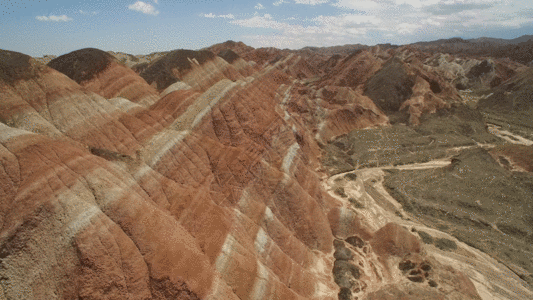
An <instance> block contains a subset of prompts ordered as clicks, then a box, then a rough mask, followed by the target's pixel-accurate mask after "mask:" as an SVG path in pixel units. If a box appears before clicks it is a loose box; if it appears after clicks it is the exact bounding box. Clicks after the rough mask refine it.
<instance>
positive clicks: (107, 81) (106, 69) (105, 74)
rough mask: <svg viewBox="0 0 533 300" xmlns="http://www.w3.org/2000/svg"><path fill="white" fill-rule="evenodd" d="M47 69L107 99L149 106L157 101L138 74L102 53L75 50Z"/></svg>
mask: <svg viewBox="0 0 533 300" xmlns="http://www.w3.org/2000/svg"><path fill="white" fill-rule="evenodd" d="M48 66H49V67H51V68H53V69H56V70H57V71H59V72H61V73H63V74H65V75H67V76H68V77H69V78H71V79H72V80H74V81H76V82H77V83H78V84H80V85H81V86H83V87H85V88H86V89H87V90H89V91H91V92H94V93H96V94H98V95H100V96H102V97H104V98H107V99H111V98H116V97H121V98H126V99H128V100H130V101H133V102H135V103H139V104H141V105H151V104H153V103H155V102H156V101H157V99H158V98H159V95H158V94H157V91H156V90H155V89H153V88H152V87H150V86H149V85H148V84H147V83H146V81H144V80H143V79H142V78H141V77H139V75H137V74H136V73H135V72H134V71H132V70H131V69H130V68H128V67H126V66H124V65H122V64H120V63H119V62H118V61H117V60H116V59H115V58H114V57H113V56H112V55H110V54H109V53H106V52H104V51H102V50H98V49H93V48H86V49H81V50H77V51H74V52H71V53H68V54H65V55H62V56H60V57H57V58H55V59H53V60H52V61H50V62H49V63H48Z"/></svg>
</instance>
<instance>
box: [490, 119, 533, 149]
mask: <svg viewBox="0 0 533 300" xmlns="http://www.w3.org/2000/svg"><path fill="white" fill-rule="evenodd" d="M488 127H489V128H488V130H489V132H490V133H492V134H494V135H495V136H497V137H500V138H502V139H504V140H506V141H508V142H510V143H513V144H519V145H526V146H531V145H533V141H531V140H528V139H526V138H524V137H521V136H519V135H516V134H514V133H511V132H509V131H507V130H503V129H501V127H500V126H498V125H495V124H488Z"/></svg>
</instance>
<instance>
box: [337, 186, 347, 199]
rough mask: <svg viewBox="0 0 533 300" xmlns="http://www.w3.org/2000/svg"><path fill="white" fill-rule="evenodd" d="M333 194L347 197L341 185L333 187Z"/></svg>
mask: <svg viewBox="0 0 533 300" xmlns="http://www.w3.org/2000/svg"><path fill="white" fill-rule="evenodd" d="M335 194H337V195H339V196H341V197H342V198H346V197H348V196H347V195H346V192H345V191H344V188H343V187H342V186H340V187H338V188H336V189H335Z"/></svg>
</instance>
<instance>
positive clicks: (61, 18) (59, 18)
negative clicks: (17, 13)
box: [35, 15, 73, 22]
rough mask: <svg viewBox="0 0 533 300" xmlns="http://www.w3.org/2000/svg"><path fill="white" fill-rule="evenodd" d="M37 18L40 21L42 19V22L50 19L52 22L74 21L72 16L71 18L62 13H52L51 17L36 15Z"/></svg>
mask: <svg viewBox="0 0 533 300" xmlns="http://www.w3.org/2000/svg"><path fill="white" fill-rule="evenodd" d="M35 19H37V20H39V21H42V22H49V21H51V22H68V21H72V20H73V19H72V18H69V17H67V16H66V15H61V16H54V15H51V16H49V17H46V16H37V17H35Z"/></svg>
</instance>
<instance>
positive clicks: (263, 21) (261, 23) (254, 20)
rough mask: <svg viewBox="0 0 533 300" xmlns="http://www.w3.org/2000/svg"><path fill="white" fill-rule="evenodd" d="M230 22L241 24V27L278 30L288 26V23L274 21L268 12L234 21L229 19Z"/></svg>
mask: <svg viewBox="0 0 533 300" xmlns="http://www.w3.org/2000/svg"><path fill="white" fill-rule="evenodd" d="M231 23H232V24H235V25H239V26H242V27H250V28H272V29H278V30H282V29H284V28H286V27H287V26H289V25H288V24H285V23H280V22H277V21H274V20H273V19H272V16H271V15H269V14H264V15H263V16H259V15H257V16H253V17H251V18H249V19H243V20H234V21H231Z"/></svg>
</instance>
